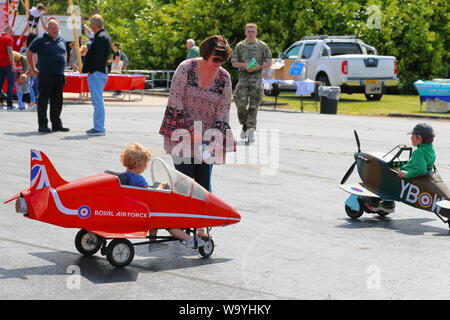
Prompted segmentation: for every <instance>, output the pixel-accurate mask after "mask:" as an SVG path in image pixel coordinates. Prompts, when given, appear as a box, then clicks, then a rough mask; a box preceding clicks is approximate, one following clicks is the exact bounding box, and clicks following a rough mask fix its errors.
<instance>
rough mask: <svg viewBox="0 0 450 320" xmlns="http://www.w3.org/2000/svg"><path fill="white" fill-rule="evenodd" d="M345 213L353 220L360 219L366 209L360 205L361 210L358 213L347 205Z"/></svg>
mask: <svg viewBox="0 0 450 320" xmlns="http://www.w3.org/2000/svg"><path fill="white" fill-rule="evenodd" d="M345 212H346V213H347V215H348V216H349V217H350V218H352V219H355V220H356V219H358V218H359V217H361V216H362V215H363V213H364V208H363V207H362V206H361V205H360V208H359V210H358V211H355V210H353V209H352V208H350V207H349V206H348V205H345Z"/></svg>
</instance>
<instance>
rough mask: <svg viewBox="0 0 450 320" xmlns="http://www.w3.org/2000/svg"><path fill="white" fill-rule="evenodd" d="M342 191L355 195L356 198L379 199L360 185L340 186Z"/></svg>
mask: <svg viewBox="0 0 450 320" xmlns="http://www.w3.org/2000/svg"><path fill="white" fill-rule="evenodd" d="M339 188H341V189H342V190H344V191H345V192H348V193H351V194H354V195H357V196H363V197H372V198H379V196H378V195H376V194H375V193H373V192H372V191H369V190H367V189H366V187H364V186H363V185H362V184H361V183H354V184H341V185H340V186H339Z"/></svg>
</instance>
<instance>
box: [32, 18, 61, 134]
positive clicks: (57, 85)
mask: <svg viewBox="0 0 450 320" xmlns="http://www.w3.org/2000/svg"><path fill="white" fill-rule="evenodd" d="M59 30H60V28H59V23H58V21H57V20H55V19H51V20H50V21H49V23H48V30H47V32H46V33H44V34H43V35H42V36H41V37H37V38H36V39H35V40H34V41H33V42H32V43H31V44H30V47H29V48H28V51H27V60H28V63H29V64H30V74H31V76H39V97H38V101H37V105H38V108H37V115H38V124H39V132H43V133H50V132H52V131H63V132H67V131H69V129H68V128H64V127H63V125H62V122H61V118H60V117H61V111H62V105H63V89H64V85H65V83H66V80H65V77H64V67H65V66H66V42H65V40H64V39H63V38H61V37H60V36H59ZM33 53H37V56H38V64H37V69H38V70H36V66H35V65H34V62H33V61H34V60H33ZM49 100H50V121H51V122H52V130H50V129H49V127H48V118H47V106H48V102H49Z"/></svg>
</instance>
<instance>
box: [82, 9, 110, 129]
mask: <svg viewBox="0 0 450 320" xmlns="http://www.w3.org/2000/svg"><path fill="white" fill-rule="evenodd" d="M90 24H91V25H90V27H91V30H92V31H93V32H94V33H95V36H94V40H93V41H92V44H91V46H90V47H89V50H88V52H87V53H86V57H85V59H84V65H83V71H82V72H83V73H87V74H88V86H89V91H90V92H91V100H92V105H93V107H94V127H93V128H92V129H90V130H87V131H86V133H87V134H88V135H91V136H103V135H105V134H106V128H105V104H104V101H103V89H104V88H105V85H106V82H107V81H108V68H107V65H106V63H107V61H108V57H109V55H110V52H111V38H110V37H109V34H108V32H106V30H105V29H104V22H103V18H102V17H101V16H100V15H99V14H95V15H93V16H92V17H91V19H90Z"/></svg>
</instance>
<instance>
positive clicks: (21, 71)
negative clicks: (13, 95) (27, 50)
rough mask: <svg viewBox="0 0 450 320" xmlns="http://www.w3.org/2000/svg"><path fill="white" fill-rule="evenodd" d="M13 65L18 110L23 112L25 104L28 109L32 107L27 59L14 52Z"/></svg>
mask: <svg viewBox="0 0 450 320" xmlns="http://www.w3.org/2000/svg"><path fill="white" fill-rule="evenodd" d="M13 55H14V63H15V64H16V70H17V72H16V92H17V103H18V105H19V108H18V109H19V110H25V109H26V107H25V103H27V104H28V109H31V108H32V107H33V103H32V102H31V96H30V83H29V79H28V75H27V72H28V69H29V67H28V62H27V59H26V58H25V57H24V56H22V55H21V54H20V53H18V52H16V51H14V52H13Z"/></svg>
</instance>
